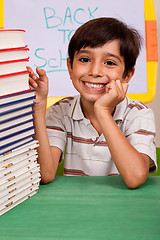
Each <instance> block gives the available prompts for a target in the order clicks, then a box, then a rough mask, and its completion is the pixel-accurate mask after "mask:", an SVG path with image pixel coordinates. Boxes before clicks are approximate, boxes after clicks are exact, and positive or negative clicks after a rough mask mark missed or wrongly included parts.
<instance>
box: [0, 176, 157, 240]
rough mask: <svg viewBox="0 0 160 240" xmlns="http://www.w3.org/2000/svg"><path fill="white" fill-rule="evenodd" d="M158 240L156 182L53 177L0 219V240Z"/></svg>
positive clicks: (112, 178)
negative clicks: (131, 184)
mask: <svg viewBox="0 0 160 240" xmlns="http://www.w3.org/2000/svg"><path fill="white" fill-rule="evenodd" d="M6 239H7V240H13V239H14V240H31V239H34V240H42V239H44V240H47V239H55V240H56V239H58V240H59V239H61V240H65V239H68V240H71V239H74V240H86V239H90V240H94V239H95V240H101V239H105V240H110V239H111V240H117V239H118V240H120V239H122V240H132V239H133V240H143V239H144V240H148V239H149V240H160V177H155V176H154V177H149V178H148V180H147V181H146V183H145V184H144V185H143V186H142V187H140V188H138V189H136V190H130V189H128V188H127V187H126V185H125V184H124V182H123V180H122V178H121V177H56V179H55V180H54V181H53V182H52V183H50V184H48V185H42V186H40V189H39V192H38V193H37V194H36V195H35V196H33V197H31V198H30V199H28V200H26V201H25V202H23V203H21V204H20V205H18V206H17V207H15V208H13V209H12V210H10V211H9V212H7V213H5V214H4V215H2V216H1V217H0V240H6Z"/></svg>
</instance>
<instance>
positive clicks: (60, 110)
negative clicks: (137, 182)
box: [46, 95, 157, 176]
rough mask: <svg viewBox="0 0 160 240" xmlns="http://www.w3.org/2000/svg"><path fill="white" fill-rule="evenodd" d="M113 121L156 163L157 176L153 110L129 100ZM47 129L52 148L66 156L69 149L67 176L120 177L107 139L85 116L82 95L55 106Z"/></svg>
mask: <svg viewBox="0 0 160 240" xmlns="http://www.w3.org/2000/svg"><path fill="white" fill-rule="evenodd" d="M113 119H114V120H115V122H116V123H117V125H118V126H119V128H120V129H121V131H122V132H123V134H124V135H125V136H126V138H127V139H128V141H129V142H130V143H131V144H132V145H133V146H134V148H135V149H137V150H138V151H139V152H141V153H145V154H147V155H148V156H149V157H150V158H151V159H152V160H151V161H150V173H151V172H155V171H156V169H157V163H156V146H155V122H154V115H153V112H152V110H151V109H149V108H147V107H146V106H145V105H144V104H143V103H141V102H138V101H133V100H130V99H129V98H127V97H126V98H125V99H124V101H122V102H121V103H119V104H118V105H117V106H116V110H115V112H114V115H113ZM46 126H47V132H48V137H49V141H50V146H56V147H58V148H60V149H61V150H62V152H64V149H65V154H64V155H65V156H64V175H69V176H74V175H83V176H85V175H89V176H107V175H111V174H119V172H118V170H117V168H116V166H115V164H114V161H113V159H112V156H111V154H110V151H109V148H108V146H107V142H106V140H105V138H104V135H103V134H102V135H100V136H99V134H98V133H97V131H96V130H95V128H94V127H93V126H92V124H91V123H90V120H89V119H86V118H85V116H84V114H83V112H82V109H81V105H80V95H77V96H73V97H68V98H64V99H62V100H60V101H59V102H57V103H55V104H54V105H52V106H51V107H50V108H49V111H48V112H47V116H46ZM119 147H120V145H119V146H117V151H118V148H119ZM124 154H125V153H124Z"/></svg>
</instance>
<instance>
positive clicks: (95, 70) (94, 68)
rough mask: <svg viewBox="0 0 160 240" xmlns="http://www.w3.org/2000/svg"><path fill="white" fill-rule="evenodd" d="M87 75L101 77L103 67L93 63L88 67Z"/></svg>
mask: <svg viewBox="0 0 160 240" xmlns="http://www.w3.org/2000/svg"><path fill="white" fill-rule="evenodd" d="M89 75H90V76H92V77H102V76H103V67H102V65H101V63H97V62H94V63H92V64H91V66H90V71H89Z"/></svg>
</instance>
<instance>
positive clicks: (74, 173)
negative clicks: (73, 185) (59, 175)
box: [64, 168, 87, 176]
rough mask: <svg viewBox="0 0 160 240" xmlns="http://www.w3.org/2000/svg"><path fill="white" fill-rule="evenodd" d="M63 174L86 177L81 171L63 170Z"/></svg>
mask: <svg viewBox="0 0 160 240" xmlns="http://www.w3.org/2000/svg"><path fill="white" fill-rule="evenodd" d="M64 173H65V174H72V175H82V176H87V175H86V174H85V173H84V172H83V171H81V170H72V169H66V168H64Z"/></svg>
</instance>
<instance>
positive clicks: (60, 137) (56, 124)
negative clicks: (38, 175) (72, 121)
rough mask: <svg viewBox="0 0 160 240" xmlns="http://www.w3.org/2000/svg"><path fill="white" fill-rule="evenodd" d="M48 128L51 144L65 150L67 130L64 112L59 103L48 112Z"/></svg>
mask: <svg viewBox="0 0 160 240" xmlns="http://www.w3.org/2000/svg"><path fill="white" fill-rule="evenodd" d="M46 128H47V133H48V137H49V143H50V146H55V147H58V148H60V149H61V150H62V152H63V151H64V148H65V145H66V130H65V126H64V116H63V112H62V110H61V108H60V106H59V105H58V104H57V105H53V106H51V107H50V108H49V110H48V112H47V114H46Z"/></svg>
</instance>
